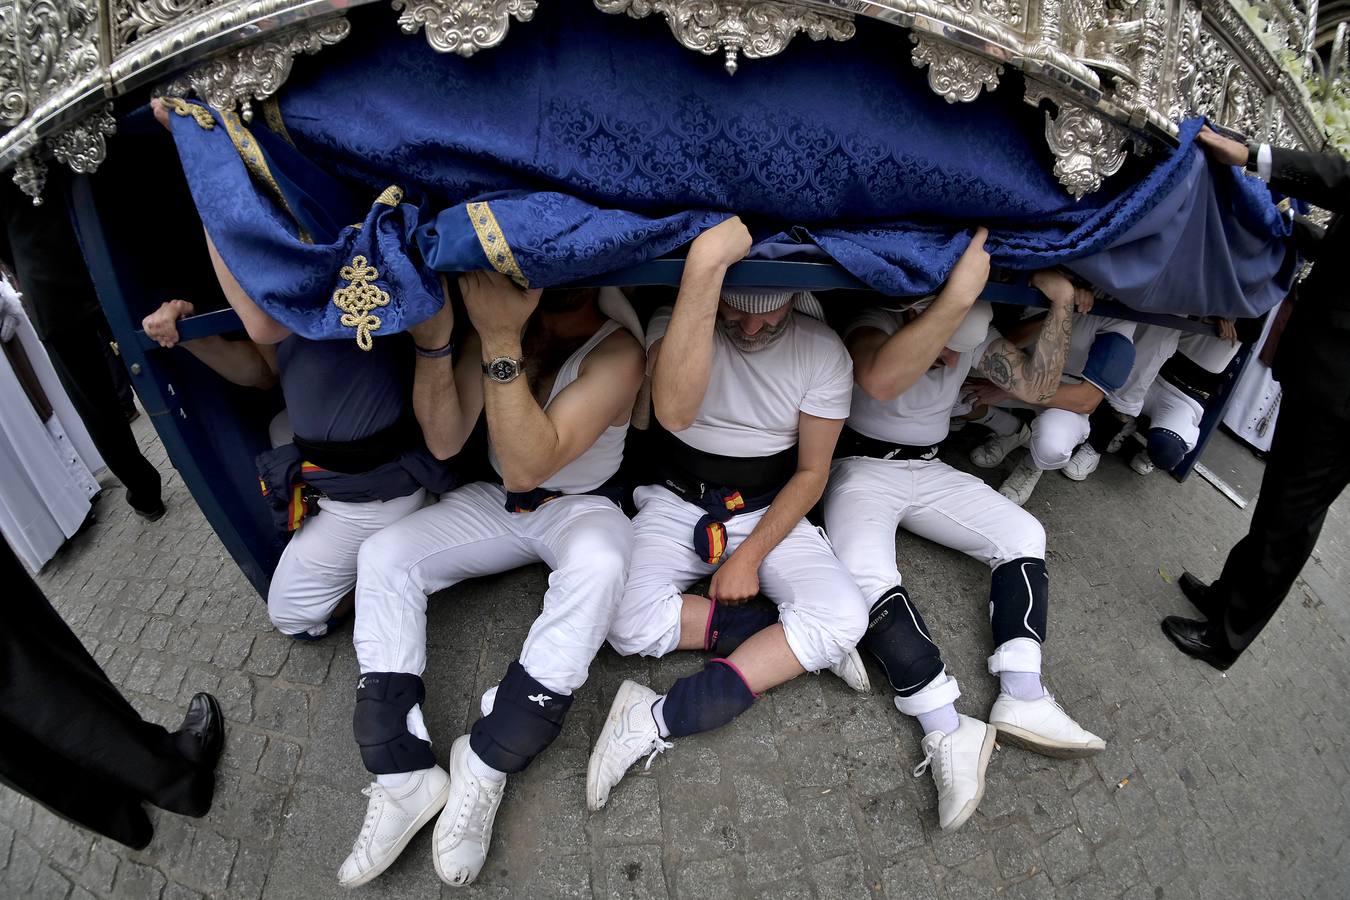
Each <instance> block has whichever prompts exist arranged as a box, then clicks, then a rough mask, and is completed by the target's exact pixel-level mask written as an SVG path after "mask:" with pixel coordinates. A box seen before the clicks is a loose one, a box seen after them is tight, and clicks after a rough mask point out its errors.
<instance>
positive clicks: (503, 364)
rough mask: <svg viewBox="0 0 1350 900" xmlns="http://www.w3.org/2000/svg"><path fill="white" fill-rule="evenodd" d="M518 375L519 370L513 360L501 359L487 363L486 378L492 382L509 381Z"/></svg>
mask: <svg viewBox="0 0 1350 900" xmlns="http://www.w3.org/2000/svg"><path fill="white" fill-rule="evenodd" d="M518 374H520V369H519V368H518V367H517V366H516V362H515V360H512V359H507V358H505V357H502V358H500V359H494V360H493V361H492V362H490V363H488V377H489V378H491V379H492V380H493V381H511V380H512V379H513V378H515V377H516V376H517V375H518Z"/></svg>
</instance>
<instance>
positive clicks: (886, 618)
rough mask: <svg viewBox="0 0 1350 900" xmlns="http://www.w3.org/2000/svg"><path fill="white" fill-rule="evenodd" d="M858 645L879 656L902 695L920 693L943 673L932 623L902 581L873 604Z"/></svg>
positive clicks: (889, 678)
mask: <svg viewBox="0 0 1350 900" xmlns="http://www.w3.org/2000/svg"><path fill="white" fill-rule="evenodd" d="M858 646H859V647H862V648H863V649H864V650H866V651H867V652H868V653H871V654H872V655H873V656H875V657H876V658H877V660H878V661H879V662H880V663H881V667H882V668H883V669H884V670H885V671H886V679H887V680H888V681H890V683H891V687H892V688H894V689H895V692H896V693H897V694H899V695H900V696H902V697H909V696H912V695H913V694H917V693H918V692H919V691H921V690H923V688H924V687H925V686H926V685H927V684H928V683H929V682H930V681H932V680H933V679H934V678H936V677H938V676H939V675H941V674H942V652H941V651H940V650H938V646H937V644H935V643H933V639H932V638H931V637H929V636H928V626H927V625H926V624H924V621H923V616H921V615H919V610H918V608H917V607H916V606H915V605H914V603H913V602H912V601H911V600H910V599H909V594H908V593H907V592H906V591H905V589H904V588H902V587H900V586H899V585H896V586H895V587H893V588H891V589H890V590H889V591H887V592H886V593H885V594H884V595H882V597H881V599H880V600H878V601H877V602H876V603H873V604H872V610H871V612H870V613H869V615H868V619H867V633H866V634H864V635H863V639H862V640H861V641H859V642H858Z"/></svg>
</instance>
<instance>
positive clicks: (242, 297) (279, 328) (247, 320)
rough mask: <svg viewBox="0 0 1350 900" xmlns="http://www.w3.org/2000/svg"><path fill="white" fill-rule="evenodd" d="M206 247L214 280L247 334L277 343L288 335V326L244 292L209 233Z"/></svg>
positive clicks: (259, 341)
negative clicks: (264, 310)
mask: <svg viewBox="0 0 1350 900" xmlns="http://www.w3.org/2000/svg"><path fill="white" fill-rule="evenodd" d="M206 249H207V250H208V251H210V253H211V266H212V267H213V268H214V269H215V270H216V280H217V281H219V282H220V289H221V291H222V292H224V294H225V299H226V300H228V301H230V306H231V308H233V309H234V311H235V312H237V313H238V314H239V319H240V321H242V322H243V323H244V330H245V331H247V332H248V336H249V337H250V338H252V339H253V341H254V342H255V343H258V344H279V343H281V342H282V341H284V340H286V338H288V337H290V336H291V330H290V329H289V328H287V327H286V326H285V325H282V324H281V323H280V322H278V321H277V320H276V319H274V318H272V317H271V316H269V315H268V314H267V313H265V312H263V311H262V309H261V308H260V307H259V306H258V304H256V303H254V302H253V298H251V297H249V295H248V294H246V293H244V289H243V288H242V287H240V286H239V282H238V281H236V280H235V278H234V274H233V273H232V272H230V268H229V266H227V265H225V260H223V259H221V258H220V253H219V252H218V251H217V250H216V245H215V242H214V241H212V240H211V235H210V234H209V233H208V234H207V235H206Z"/></svg>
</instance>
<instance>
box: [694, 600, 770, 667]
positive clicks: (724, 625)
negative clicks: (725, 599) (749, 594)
mask: <svg viewBox="0 0 1350 900" xmlns="http://www.w3.org/2000/svg"><path fill="white" fill-rule="evenodd" d="M777 621H778V607H776V606H774V605H773V604H772V603H768V602H765V601H763V600H760V599H758V598H756V599H753V600H749V601H747V602H745V603H737V604H727V603H718V602H717V601H716V600H714V601H713V609H712V617H711V618H710V620H709V621H708V634H707V638H706V640H705V644H706V646H705V647H704V648H703V649H705V650H711V651H712V652H714V653H716V654H717V655H718V656H724V657H725V656H730V655H731V654H732V651H734V650H735V649H736V648H737V647H739V646H740V645H741V644H744V643H745V642H746V641H747V640H749V639H750V638H751V637H754V636H755V635H756V634H758V633H759V632H761V631H763V630H764V629H765V628H768V627H769V626H770V625H772V624H773V623H774V622H777Z"/></svg>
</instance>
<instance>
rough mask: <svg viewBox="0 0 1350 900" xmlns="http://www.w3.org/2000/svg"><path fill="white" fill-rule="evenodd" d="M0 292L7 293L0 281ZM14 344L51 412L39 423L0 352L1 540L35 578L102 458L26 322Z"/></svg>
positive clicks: (61, 539)
mask: <svg viewBox="0 0 1350 900" xmlns="http://www.w3.org/2000/svg"><path fill="white" fill-rule="evenodd" d="M0 290H4V291H9V290H12V288H11V287H10V286H9V285H8V284H6V283H4V282H3V281H0ZM12 340H14V341H18V342H19V343H20V345H22V347H23V349H24V351H25V352H26V353H27V355H28V359H29V361H30V362H31V363H32V366H33V371H34V372H35V373H36V375H37V378H38V382H39V384H41V385H42V390H43V392H44V393H45V394H46V395H47V400H48V401H49V402H50V403H51V406H52V416H51V418H50V419H49V420H48V421H46V422H43V421H42V420H41V419H39V418H38V414H37V411H36V410H35V409H34V408H33V404H32V403H31V402H30V401H29V399H28V395H27V394H26V393H25V392H24V389H23V386H22V385H21V384H20V383H19V378H18V375H17V374H16V373H15V372H14V370H13V369H12V368H11V367H10V364H9V358H8V357H7V356H5V355H4V354H3V353H0V533H2V534H4V536H5V539H6V540H7V541H8V542H9V545H10V546H11V547H12V548H13V549H14V552H15V553H16V554H18V557H19V559H21V560H23V563H24V565H25V566H27V567H28V569H29V570H30V571H32V572H37V571H38V570H39V569H41V568H42V566H43V565H44V564H46V562H47V561H48V560H50V559H51V558H52V557H53V556H54V555H56V551H57V550H59V549H61V545H62V544H63V543H65V541H66V539H67V538H69V537H71V536H72V535H74V534H75V532H76V530H77V529H79V527H80V525H81V524H82V523H83V522H84V520H85V517H86V516H88V514H89V509H90V498H91V497H93V496H94V495H95V494H97V493H98V491H99V486H98V482H97V481H95V480H94V476H93V473H94V472H97V471H99V470H100V469H102V468H103V459H102V457H100V456H99V455H98V451H97V450H96V449H95V448H94V442H93V441H92V440H91V439H90V437H89V432H88V431H87V430H86V429H85V427H84V422H83V421H81V420H80V417H79V416H78V415H77V414H76V412H75V407H74V405H73V404H72V403H71V402H70V398H69V397H68V396H66V392H65V389H64V388H62V386H61V382H60V380H59V379H58V378H57V376H56V370H55V369H53V368H52V363H51V360H50V359H49V358H48V356H47V351H46V348H44V347H43V346H42V342H41V341H39V340H38V336H37V332H35V331H34V330H33V326H32V324H31V323H30V322H29V321H28V318H27V317H26V316H24V317H23V318H22V319H21V320H20V322H19V327H18V330H17V331H16V332H15V334H14V337H13V338H12Z"/></svg>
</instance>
